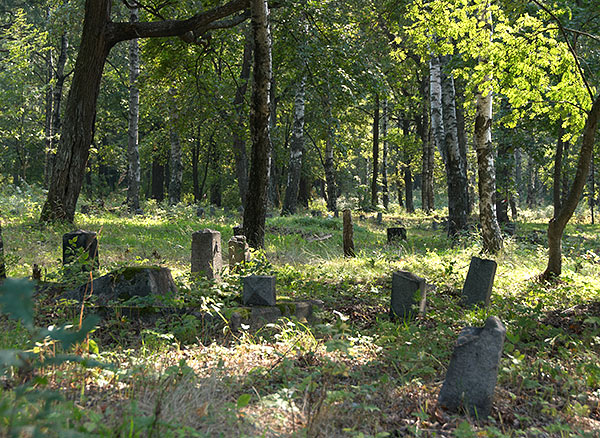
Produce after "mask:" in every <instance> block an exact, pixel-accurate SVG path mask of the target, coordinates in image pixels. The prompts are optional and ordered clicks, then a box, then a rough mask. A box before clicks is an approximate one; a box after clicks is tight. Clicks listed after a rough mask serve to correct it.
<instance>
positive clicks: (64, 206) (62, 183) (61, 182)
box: [40, 0, 248, 222]
mask: <svg viewBox="0 0 600 438" xmlns="http://www.w3.org/2000/svg"><path fill="white" fill-rule="evenodd" d="M111 4H112V1H111V0H86V2H85V14H84V20H83V32H82V35H81V44H80V47H79V52H78V54H77V60H76V61H75V70H74V74H73V81H72V83H71V89H70V91H69V96H68V98H67V104H66V109H65V120H64V126H63V129H62V132H61V136H60V141H59V143H58V149H57V153H56V158H55V161H54V163H53V164H52V166H51V169H52V178H51V180H50V185H49V187H48V195H47V198H46V201H45V203H44V206H43V207H42V213H41V215H40V221H41V222H50V221H68V222H73V218H74V216H75V206H76V204H77V198H78V197H79V192H80V191H81V184H82V182H83V178H84V175H85V166H86V162H87V159H88V156H89V149H90V145H91V144H92V139H93V137H94V122H95V118H96V102H97V99H98V93H99V90H100V81H101V79H102V71H103V69H104V64H105V62H106V58H107V56H108V53H109V52H110V49H111V47H112V46H113V45H114V44H116V43H117V42H120V41H127V40H131V39H134V38H146V37H166V36H182V37H185V36H190V34H191V36H192V37H194V36H195V35H196V34H202V33H203V32H206V31H208V30H209V29H211V28H218V27H223V26H226V25H227V24H226V23H222V24H220V23H215V22H216V21H218V20H221V19H222V18H225V17H227V16H229V15H231V14H234V13H236V12H239V11H240V10H243V9H244V8H246V7H247V5H248V0H232V1H230V2H229V3H226V4H224V5H222V6H218V7H216V8H214V9H211V10H208V11H204V12H201V13H198V14H196V15H194V16H193V17H191V18H189V19H186V20H161V21H156V22H145V23H117V22H112V21H111V20H110V10H111ZM242 18H243V17H242Z"/></svg>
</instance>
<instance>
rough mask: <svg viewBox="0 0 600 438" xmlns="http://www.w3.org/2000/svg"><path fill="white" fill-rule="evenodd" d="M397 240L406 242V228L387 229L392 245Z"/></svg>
mask: <svg viewBox="0 0 600 438" xmlns="http://www.w3.org/2000/svg"><path fill="white" fill-rule="evenodd" d="M395 240H396V241H397V240H406V228H404V227H391V228H388V229H387V241H388V243H392V242H393V241H395Z"/></svg>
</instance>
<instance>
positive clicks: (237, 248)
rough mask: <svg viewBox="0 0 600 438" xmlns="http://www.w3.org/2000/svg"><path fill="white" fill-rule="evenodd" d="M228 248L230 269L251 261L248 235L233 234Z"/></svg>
mask: <svg viewBox="0 0 600 438" xmlns="http://www.w3.org/2000/svg"><path fill="white" fill-rule="evenodd" d="M228 249H229V254H228V256H229V269H230V270H231V269H232V268H234V267H235V266H236V265H238V264H240V263H246V262H248V261H250V248H249V247H248V243H247V242H246V236H233V237H232V238H231V239H229V242H228Z"/></svg>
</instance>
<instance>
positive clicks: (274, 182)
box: [267, 72, 287, 209]
mask: <svg viewBox="0 0 600 438" xmlns="http://www.w3.org/2000/svg"><path fill="white" fill-rule="evenodd" d="M269 94H270V103H271V105H270V108H271V116H270V119H269V138H270V139H271V152H270V155H269V187H268V199H267V201H268V204H267V205H269V206H272V207H274V208H276V209H278V208H279V207H280V206H281V196H280V190H279V176H280V171H279V167H278V166H277V163H278V161H279V160H278V157H277V152H278V149H277V147H276V145H277V144H280V143H279V142H278V141H279V140H280V138H279V136H277V132H278V130H277V99H276V96H275V78H274V77H273V72H271V88H270V91H269ZM274 136H275V143H274V142H273V138H274ZM286 146H287V145H286Z"/></svg>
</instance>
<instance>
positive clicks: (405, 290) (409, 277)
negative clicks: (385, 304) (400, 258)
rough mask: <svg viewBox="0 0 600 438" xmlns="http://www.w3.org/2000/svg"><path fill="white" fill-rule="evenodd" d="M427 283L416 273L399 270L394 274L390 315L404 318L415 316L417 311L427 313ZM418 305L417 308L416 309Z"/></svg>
mask: <svg viewBox="0 0 600 438" xmlns="http://www.w3.org/2000/svg"><path fill="white" fill-rule="evenodd" d="M426 302H427V283H425V279H423V278H421V277H417V276H416V275H414V274H412V273H410V272H406V271H399V272H394V274H393V275H392V300H391V306H390V316H391V317H392V318H394V319H395V318H400V319H402V320H406V319H410V318H413V317H415V316H416V315H417V313H421V314H423V313H425V304H426ZM414 306H417V309H414Z"/></svg>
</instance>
